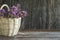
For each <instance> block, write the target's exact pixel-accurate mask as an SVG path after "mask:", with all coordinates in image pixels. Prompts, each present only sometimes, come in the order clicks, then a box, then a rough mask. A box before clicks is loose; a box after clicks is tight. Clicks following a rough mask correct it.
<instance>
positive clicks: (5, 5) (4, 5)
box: [0, 4, 10, 11]
mask: <svg viewBox="0 0 60 40" xmlns="http://www.w3.org/2000/svg"><path fill="white" fill-rule="evenodd" d="M4 7H7V9H8V11H10V8H9V6H8V5H7V4H3V5H2V6H1V8H0V10H2V9H3V8H4Z"/></svg>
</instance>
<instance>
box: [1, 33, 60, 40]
mask: <svg viewBox="0 0 60 40" xmlns="http://www.w3.org/2000/svg"><path fill="white" fill-rule="evenodd" d="M21 33H22V32H19V33H18V35H16V36H15V37H4V36H0V40H60V32H23V34H21Z"/></svg>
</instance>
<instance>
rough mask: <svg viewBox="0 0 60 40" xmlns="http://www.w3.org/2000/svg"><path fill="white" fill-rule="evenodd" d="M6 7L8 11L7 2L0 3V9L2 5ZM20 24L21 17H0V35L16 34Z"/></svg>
mask: <svg viewBox="0 0 60 40" xmlns="http://www.w3.org/2000/svg"><path fill="white" fill-rule="evenodd" d="M5 6H6V7H7V8H8V11H9V7H8V5H7V4H4V5H2V7H1V8H0V10H1V9H2V8H3V7H5ZM20 24H21V17H20V18H3V17H0V35H4V36H14V35H17V33H18V30H19V28H20Z"/></svg>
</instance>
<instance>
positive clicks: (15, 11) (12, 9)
mask: <svg viewBox="0 0 60 40" xmlns="http://www.w3.org/2000/svg"><path fill="white" fill-rule="evenodd" d="M10 12H11V14H13V15H16V14H17V12H18V8H17V7H16V6H12V7H11V9H10Z"/></svg>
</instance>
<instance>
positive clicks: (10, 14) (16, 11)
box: [0, 6, 27, 18]
mask: <svg viewBox="0 0 60 40" xmlns="http://www.w3.org/2000/svg"><path fill="white" fill-rule="evenodd" d="M5 13H7V12H6V11H5V9H2V10H0V16H3V17H4V14H5ZM26 15H27V12H26V11H21V10H19V9H18V7H17V6H12V7H11V8H10V11H8V17H12V18H18V17H25V16H26Z"/></svg>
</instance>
